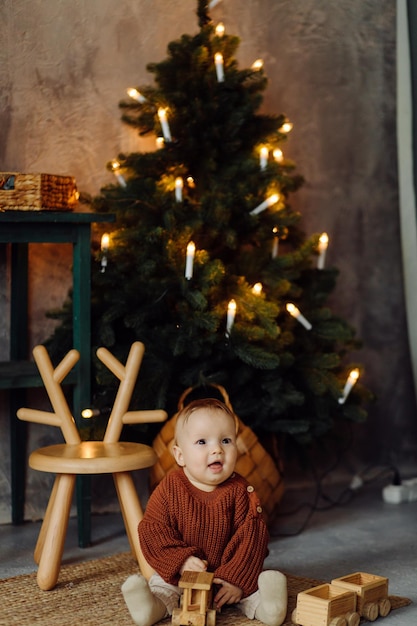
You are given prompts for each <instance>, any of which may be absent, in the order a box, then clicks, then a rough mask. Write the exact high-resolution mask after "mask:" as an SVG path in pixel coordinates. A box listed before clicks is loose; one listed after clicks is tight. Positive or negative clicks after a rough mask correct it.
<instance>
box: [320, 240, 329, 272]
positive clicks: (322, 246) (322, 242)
mask: <svg viewBox="0 0 417 626" xmlns="http://www.w3.org/2000/svg"><path fill="white" fill-rule="evenodd" d="M328 245H329V237H328V235H327V233H322V234H321V235H320V238H319V245H318V252H319V256H318V259H317V269H318V270H322V269H324V261H325V259H326V250H327V246H328Z"/></svg>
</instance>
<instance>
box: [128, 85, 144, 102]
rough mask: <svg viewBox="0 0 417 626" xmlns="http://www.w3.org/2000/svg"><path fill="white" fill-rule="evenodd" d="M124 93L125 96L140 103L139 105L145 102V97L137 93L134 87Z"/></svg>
mask: <svg viewBox="0 0 417 626" xmlns="http://www.w3.org/2000/svg"><path fill="white" fill-rule="evenodd" d="M126 91H127V94H128V95H129V96H130V97H131V98H132V100H136V101H137V102H140V104H143V103H144V102H146V98H145V96H143V95H142V94H141V93H140V91H138V90H137V89H135V88H134V87H129V89H127V90H126Z"/></svg>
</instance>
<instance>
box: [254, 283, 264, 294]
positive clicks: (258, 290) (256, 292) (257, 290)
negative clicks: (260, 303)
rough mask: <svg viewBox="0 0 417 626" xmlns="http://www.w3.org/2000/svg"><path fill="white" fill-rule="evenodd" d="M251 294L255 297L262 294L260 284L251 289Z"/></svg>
mask: <svg viewBox="0 0 417 626" xmlns="http://www.w3.org/2000/svg"><path fill="white" fill-rule="evenodd" d="M252 293H253V294H254V295H255V296H260V295H261V293H262V283H255V284H254V286H253V287H252Z"/></svg>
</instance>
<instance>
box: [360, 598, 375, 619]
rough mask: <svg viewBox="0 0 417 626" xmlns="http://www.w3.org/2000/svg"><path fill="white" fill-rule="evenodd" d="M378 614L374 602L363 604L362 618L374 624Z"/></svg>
mask: <svg viewBox="0 0 417 626" xmlns="http://www.w3.org/2000/svg"><path fill="white" fill-rule="evenodd" d="M378 614H379V610H378V605H377V604H376V603H375V602H367V603H366V604H364V606H363V611H362V615H363V617H365V619H367V620H369V621H370V622H374V621H375V620H376V618H377V617H378Z"/></svg>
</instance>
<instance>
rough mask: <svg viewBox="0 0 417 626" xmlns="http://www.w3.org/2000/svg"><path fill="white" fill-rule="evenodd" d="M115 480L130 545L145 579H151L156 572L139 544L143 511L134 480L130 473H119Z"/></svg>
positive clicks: (114, 475) (115, 475) (114, 476)
mask: <svg viewBox="0 0 417 626" xmlns="http://www.w3.org/2000/svg"><path fill="white" fill-rule="evenodd" d="M113 478H114V483H115V485H116V491H117V496H118V498H119V502H120V509H121V511H122V515H123V520H124V523H125V527H126V533H127V536H128V539H129V543H130V545H131V547H132V551H133V553H134V555H135V557H136V560H137V562H138V564H139V568H140V571H141V572H142V574H143V576H145V578H147V579H149V578H150V577H151V576H152V574H153V573H154V571H153V569H152V568H151V567H150V565H149V564H148V563H147V562H146V560H145V558H144V556H143V554H142V550H141V548H140V544H139V535H138V524H139V522H140V521H141V519H142V518H143V510H142V507H141V504H140V502H139V498H138V494H137V492H136V488H135V484H134V482H133V478H132V476H131V474H130V473H129V472H118V473H117V474H113Z"/></svg>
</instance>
